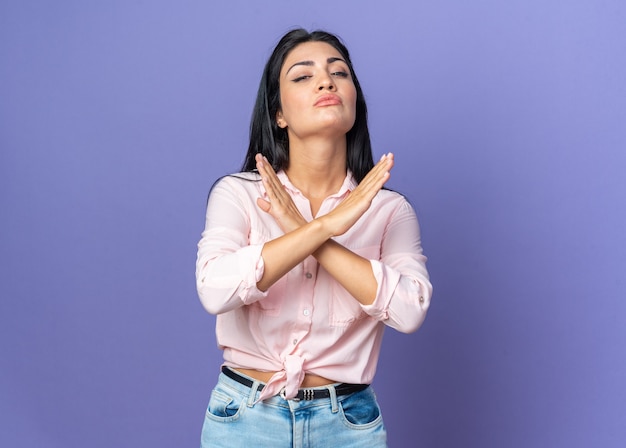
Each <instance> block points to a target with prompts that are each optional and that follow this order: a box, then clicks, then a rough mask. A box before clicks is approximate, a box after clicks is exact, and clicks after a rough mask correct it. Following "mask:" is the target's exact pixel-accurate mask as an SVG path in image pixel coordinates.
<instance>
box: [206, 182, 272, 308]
mask: <svg viewBox="0 0 626 448" xmlns="http://www.w3.org/2000/svg"><path fill="white" fill-rule="evenodd" d="M228 179H229V178H224V179H222V180H220V181H218V182H217V183H216V185H215V186H214V187H213V189H212V190H211V194H210V196H209V201H208V204H207V209H206V223H205V229H204V231H203V232H202V237H201V239H200V242H199V243H198V255H197V260H196V286H197V290H198V296H199V297H200V301H201V302H202V305H203V306H204V308H205V309H206V310H207V311H208V312H209V313H212V314H220V313H224V312H227V311H231V310H233V309H235V308H238V307H240V306H243V305H248V304H251V303H254V302H256V301H258V300H260V299H262V298H264V297H265V296H266V293H264V292H263V291H260V290H259V289H258V288H257V287H256V284H257V282H258V281H259V280H260V279H261V277H262V276H263V269H264V265H263V258H262V257H261V250H262V249H263V245H262V244H253V245H251V244H250V241H249V237H248V235H249V234H250V220H249V214H248V213H247V210H246V207H247V206H248V205H247V204H246V203H245V202H244V201H243V198H244V197H245V196H244V195H242V194H239V195H238V194H237V184H236V182H232V181H229V180H228Z"/></svg>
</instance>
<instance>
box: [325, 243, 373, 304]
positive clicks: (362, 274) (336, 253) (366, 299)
mask: <svg viewBox="0 0 626 448" xmlns="http://www.w3.org/2000/svg"><path fill="white" fill-rule="evenodd" d="M313 256H314V257H315V258H316V259H317V261H318V262H319V263H320V265H321V266H322V267H323V268H324V269H325V270H326V271H327V272H328V273H329V274H330V275H331V276H332V277H333V278H334V279H335V280H337V282H339V284H340V285H341V286H343V287H344V288H345V289H346V290H347V291H348V292H349V293H350V294H351V295H352V297H354V298H355V299H356V300H357V301H359V302H360V303H361V304H363V305H370V304H372V303H373V302H374V299H375V298H376V290H377V287H378V284H377V282H376V278H375V277H374V273H373V271H372V265H371V263H370V261H369V260H368V259H366V258H363V257H361V256H360V255H357V254H355V253H354V252H352V251H351V250H349V249H347V248H345V247H344V246H342V245H341V244H339V243H337V242H336V241H334V240H328V241H326V242H325V243H324V244H323V245H321V246H320V247H319V248H318V249H317V250H316V251H315V252H314V253H313Z"/></svg>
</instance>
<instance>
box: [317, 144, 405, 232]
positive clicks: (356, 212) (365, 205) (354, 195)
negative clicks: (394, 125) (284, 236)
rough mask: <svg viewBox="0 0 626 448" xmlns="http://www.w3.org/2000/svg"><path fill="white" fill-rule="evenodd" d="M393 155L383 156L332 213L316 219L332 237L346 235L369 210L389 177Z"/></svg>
mask: <svg viewBox="0 0 626 448" xmlns="http://www.w3.org/2000/svg"><path fill="white" fill-rule="evenodd" d="M393 165H394V159H393V154H392V153H388V154H384V155H383V156H382V157H381V159H380V160H379V161H378V163H377V164H376V165H375V166H374V168H372V169H371V170H370V172H369V173H367V175H366V176H365V177H364V178H363V180H362V181H361V182H360V183H359V185H358V186H357V187H356V188H355V189H354V190H353V191H352V192H351V193H350V194H349V195H348V197H347V198H346V199H344V200H343V201H342V202H341V203H340V204H339V205H338V206H337V207H336V208H335V209H334V210H333V211H331V212H330V213H328V214H327V215H324V216H322V217H320V218H318V219H320V220H321V221H322V222H323V225H324V227H325V228H327V229H328V231H329V232H330V234H331V235H332V236H338V235H343V234H344V233H346V232H347V231H348V230H349V229H350V228H351V227H352V226H353V225H354V224H355V223H356V222H357V221H358V220H359V218H360V217H361V216H363V214H364V213H365V212H366V211H367V209H369V207H370V205H371V204H372V200H373V199H374V197H375V196H376V194H377V193H378V192H379V191H380V189H381V188H382V187H383V185H384V184H385V182H387V180H389V177H390V176H391V174H390V171H391V168H393Z"/></svg>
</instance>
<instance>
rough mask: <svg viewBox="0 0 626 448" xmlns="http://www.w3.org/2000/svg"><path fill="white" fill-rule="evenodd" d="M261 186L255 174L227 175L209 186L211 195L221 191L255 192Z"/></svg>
mask: <svg viewBox="0 0 626 448" xmlns="http://www.w3.org/2000/svg"><path fill="white" fill-rule="evenodd" d="M260 184H261V177H260V176H259V174H258V173H256V172H242V173H233V174H227V175H225V176H222V177H220V178H219V179H217V180H216V181H215V182H214V183H213V185H212V186H211V193H214V192H216V191H221V190H233V189H234V190H243V191H245V190H256V191H258V189H259V185H260Z"/></svg>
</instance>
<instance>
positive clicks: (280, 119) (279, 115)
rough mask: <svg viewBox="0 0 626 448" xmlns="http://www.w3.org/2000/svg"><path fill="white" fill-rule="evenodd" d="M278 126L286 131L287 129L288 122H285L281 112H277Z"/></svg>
mask: <svg viewBox="0 0 626 448" xmlns="http://www.w3.org/2000/svg"><path fill="white" fill-rule="evenodd" d="M276 124H277V125H278V127H279V128H281V129H285V128H286V127H287V122H286V121H285V118H284V117H283V113H282V112H281V111H278V112H276Z"/></svg>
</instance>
